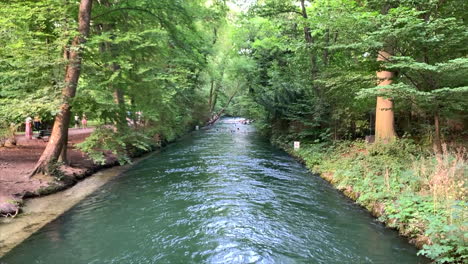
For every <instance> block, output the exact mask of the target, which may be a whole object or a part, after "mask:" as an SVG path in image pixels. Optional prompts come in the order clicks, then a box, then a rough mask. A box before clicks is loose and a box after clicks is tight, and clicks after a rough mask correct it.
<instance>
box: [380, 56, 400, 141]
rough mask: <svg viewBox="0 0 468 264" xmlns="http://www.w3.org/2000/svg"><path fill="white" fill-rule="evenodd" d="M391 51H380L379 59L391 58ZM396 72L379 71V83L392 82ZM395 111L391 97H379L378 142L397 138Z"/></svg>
mask: <svg viewBox="0 0 468 264" xmlns="http://www.w3.org/2000/svg"><path fill="white" fill-rule="evenodd" d="M390 56H391V55H390V53H388V52H386V51H380V52H379V55H378V57H377V60H378V61H385V60H388V59H389V58H390ZM393 76H394V74H393V72H390V71H379V72H377V78H378V85H379V86H384V85H390V84H392V82H393V80H392V78H393ZM394 119H395V118H394V113H393V101H392V99H390V98H384V97H381V96H379V97H377V106H376V110H375V140H376V142H388V141H390V140H392V139H394V138H395V136H396V133H395V127H394V124H395V120H394Z"/></svg>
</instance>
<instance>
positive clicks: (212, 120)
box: [207, 90, 238, 125]
mask: <svg viewBox="0 0 468 264" xmlns="http://www.w3.org/2000/svg"><path fill="white" fill-rule="evenodd" d="M237 92H238V90H237V91H235V92H234V93H233V94H232V95H231V96H230V97H229V100H228V102H227V103H226V105H225V106H224V107H223V108H222V109H221V110H219V112H218V113H216V115H215V116H214V117H213V118H212V119H211V120H210V121H209V122H208V124H207V125H212V124H214V123H215V122H216V121H217V120H218V119H219V118H220V117H221V115H222V114H223V113H224V111H225V110H226V108H227V107H228V106H229V104H230V103H231V101H232V99H233V98H234V96H236V94H237Z"/></svg>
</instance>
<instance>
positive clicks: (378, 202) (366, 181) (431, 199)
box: [283, 139, 468, 263]
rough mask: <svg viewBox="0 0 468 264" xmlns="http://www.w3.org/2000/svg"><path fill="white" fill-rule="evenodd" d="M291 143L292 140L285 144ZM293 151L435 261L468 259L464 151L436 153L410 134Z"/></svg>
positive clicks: (467, 173) (320, 145) (465, 260)
mask: <svg viewBox="0 0 468 264" xmlns="http://www.w3.org/2000/svg"><path fill="white" fill-rule="evenodd" d="M289 145H290V144H289ZM289 145H287V146H286V145H283V147H284V148H286V149H287V150H288V151H289V152H291V153H292V154H293V155H295V156H298V157H299V158H301V159H303V160H304V161H305V163H306V165H307V167H308V168H309V169H311V170H312V171H314V172H317V173H321V174H322V176H323V177H325V178H327V180H329V181H330V182H331V183H332V184H334V185H335V186H336V187H337V188H338V189H341V190H343V191H344V192H345V193H346V194H347V195H348V196H350V197H351V198H352V199H354V200H356V202H357V203H358V204H360V205H362V206H364V207H366V208H367V209H369V210H370V211H373V212H374V214H376V215H377V216H379V219H380V220H381V221H383V222H385V223H386V224H387V225H388V226H390V227H393V228H397V229H399V231H400V233H401V234H402V235H405V236H407V237H408V238H409V239H410V240H411V241H412V242H413V243H415V244H416V245H418V246H420V247H422V249H421V250H420V252H419V254H422V255H425V256H427V257H429V258H431V259H434V260H435V261H436V262H438V263H467V262H468V247H467V241H468V237H467V234H468V228H467V226H468V225H467V219H468V218H467V212H468V211H467V195H466V194H467V192H466V188H467V180H466V179H467V175H468V162H467V158H468V157H467V156H468V155H467V151H466V149H464V148H458V149H448V147H447V146H446V145H444V146H443V151H442V153H440V154H434V153H433V152H432V151H429V150H427V149H424V148H423V147H421V146H418V145H416V144H414V143H413V142H412V141H411V140H409V139H400V140H396V141H395V142H392V143H389V144H373V145H369V144H366V143H365V142H363V141H354V142H351V141H345V142H339V143H333V144H324V143H322V144H302V147H301V150H299V151H293V150H291V148H290V146H289Z"/></svg>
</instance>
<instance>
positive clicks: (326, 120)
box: [0, 0, 468, 263]
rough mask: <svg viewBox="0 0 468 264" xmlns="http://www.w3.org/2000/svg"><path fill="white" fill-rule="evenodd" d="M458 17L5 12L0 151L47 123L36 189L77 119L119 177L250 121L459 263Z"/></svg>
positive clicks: (153, 4) (368, 9) (355, 9)
mask: <svg viewBox="0 0 468 264" xmlns="http://www.w3.org/2000/svg"><path fill="white" fill-rule="evenodd" d="M239 2H242V1H239ZM467 10H468V2H467V1H464V0H385V1H384V0H314V1H305V0H258V1H245V2H242V3H237V5H236V4H235V3H231V2H229V1H222V0H191V1H169V0H160V1H152V0H134V1H120V0H95V1H92V0H81V1H69V0H41V1H32V0H31V1H29V0H28V1H25V0H12V1H0V137H1V138H4V139H8V138H9V137H11V136H12V135H14V133H15V132H16V131H17V130H23V129H24V128H23V126H24V124H23V123H24V120H25V118H26V117H27V116H36V115H39V116H41V118H42V120H43V122H44V123H47V124H49V126H50V129H51V131H52V132H51V133H52V134H51V137H50V140H49V143H48V145H47V148H46V149H45V151H44V153H43V154H42V156H41V158H40V159H39V161H38V163H37V165H36V168H35V169H34V171H32V172H31V176H33V175H35V174H37V173H52V172H54V171H55V169H56V168H57V167H56V166H55V164H57V163H65V164H66V163H67V157H66V153H67V152H66V148H67V144H66V143H67V137H68V128H69V127H72V126H73V120H72V119H73V116H75V115H79V116H82V115H86V116H87V118H89V119H90V120H92V121H93V122H94V123H95V125H96V129H95V130H94V132H93V134H92V135H91V136H90V137H88V138H87V139H86V141H85V142H83V143H81V144H79V148H80V149H81V150H82V151H83V152H86V153H87V154H88V155H89V156H90V157H92V158H93V159H94V160H95V161H96V162H102V161H104V159H105V157H104V154H103V151H111V152H112V153H114V154H115V155H116V156H117V157H118V158H119V160H120V161H121V162H122V163H124V162H130V160H131V156H132V154H134V153H135V152H138V151H149V150H150V149H152V148H154V147H157V146H158V145H160V144H161V143H164V142H169V141H172V140H174V139H175V138H177V137H179V136H181V135H183V134H184V133H186V132H187V131H189V130H191V129H193V128H194V127H195V126H196V125H200V126H202V125H205V124H211V123H213V122H214V121H216V119H217V118H218V117H219V116H221V115H223V114H227V115H232V116H243V117H245V118H248V119H250V120H254V124H255V125H256V126H257V127H258V129H259V130H261V131H262V132H263V133H264V134H265V135H267V136H268V137H270V139H271V141H272V142H273V143H274V144H277V145H279V146H280V147H282V148H284V149H286V150H288V151H290V152H291V154H292V155H295V156H297V157H298V158H300V159H302V160H303V161H304V162H305V163H306V165H307V166H308V167H309V168H310V169H311V170H313V171H315V172H319V173H321V174H322V175H325V177H328V180H329V181H331V182H332V183H333V184H335V185H336V186H337V187H338V188H339V189H342V190H345V191H347V192H348V195H350V196H352V198H353V199H355V200H357V202H358V203H359V204H361V205H363V206H364V207H366V208H368V209H369V210H371V211H374V213H375V214H376V215H377V216H379V218H380V220H382V221H383V222H386V223H387V224H388V225H389V226H391V227H395V228H398V229H400V232H401V233H402V234H404V235H405V236H407V237H409V238H410V240H413V242H415V243H416V244H419V245H420V246H421V247H423V249H422V250H421V251H420V254H423V255H425V256H428V257H430V258H432V259H435V260H436V261H438V262H440V263H444V262H447V263H448V262H459V263H462V262H464V261H467V258H468V247H467V244H466V243H467V237H466V234H467V232H468V230H467V226H466V219H467V215H466V214H467V203H466V202H467V200H466V199H467V198H466V185H467V180H466V175H467V171H468V163H467V152H466V149H465V147H466V142H467V140H468V132H467V131H468V130H467V127H468V111H467V109H468V79H467V76H468V57H467V54H468V45H467V43H468V26H467V19H468V12H467ZM292 141H301V149H300V150H299V151H293V150H292V149H291V147H292ZM327 175H328V176H327ZM330 175H331V176H330ZM350 221H352V220H350ZM423 245H424V246H423Z"/></svg>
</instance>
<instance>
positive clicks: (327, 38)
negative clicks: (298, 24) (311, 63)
mask: <svg viewBox="0 0 468 264" xmlns="http://www.w3.org/2000/svg"><path fill="white" fill-rule="evenodd" d="M329 45H330V30H329V29H327V30H326V32H325V47H324V49H323V64H324V65H328V56H329V52H328V46H329Z"/></svg>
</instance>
